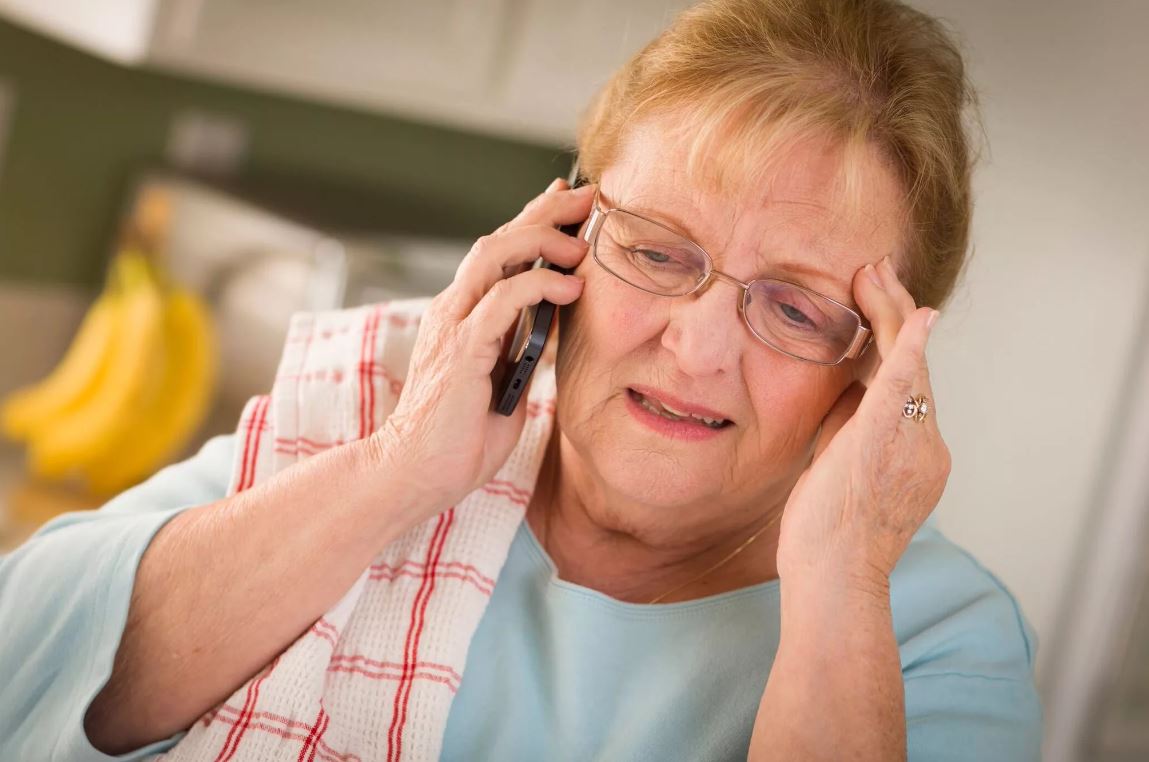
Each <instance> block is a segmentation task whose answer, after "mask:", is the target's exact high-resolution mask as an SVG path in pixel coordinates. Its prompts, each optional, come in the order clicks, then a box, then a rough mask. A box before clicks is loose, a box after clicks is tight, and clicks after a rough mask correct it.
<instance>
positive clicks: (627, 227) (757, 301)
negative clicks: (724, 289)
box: [594, 209, 858, 363]
mask: <svg viewBox="0 0 1149 762" xmlns="http://www.w3.org/2000/svg"><path fill="white" fill-rule="evenodd" d="M594 257H595V259H596V260H597V261H598V263H599V264H600V265H601V266H602V267H604V268H605V269H606V270H607V271H609V272H611V273H612V274H613V275H615V276H616V277H618V278H619V279H621V280H623V281H625V282H626V283H629V284H630V285H632V286H634V287H635V288H639V289H642V290H643V291H647V292H650V293H653V294H659V295H662V296H683V295H685V294H688V293H690V292H691V291H693V290H694V289H695V288H697V287H698V285H699V284H700V283H701V282H702V281H703V280H705V278H706V277H707V274H708V259H707V256H706V254H705V253H704V252H703V251H702V249H701V248H699V246H698V245H697V244H695V243H694V242H692V241H690V240H689V239H687V238H685V237H683V236H681V235H679V234H678V233H675V232H674V231H672V230H670V229H668V228H665V227H663V226H662V225H659V224H657V223H655V222H651V221H650V220H646V219H644V218H642V217H639V216H637V215H635V214H631V213H630V212H626V211H624V210H621V209H612V210H610V211H609V212H607V214H606V217H605V218H604V220H603V222H602V226H601V227H600V228H599V231H598V235H597V236H596V238H595V246H594ZM743 308H744V310H743V311H744V315H745V318H746V322H747V323H748V324H749V326H750V329H751V330H752V331H753V332H754V334H755V335H756V336H757V337H758V338H759V339H761V340H762V341H764V342H765V343H767V344H769V345H771V346H773V347H774V348H775V349H779V350H781V351H783V352H786V353H787V354H790V355H794V356H795V357H799V358H802V359H806V360H811V361H813V362H821V363H833V362H837V361H838V360H839V359H841V357H842V356H843V355H844V354H845V353H846V350H847V349H848V348H849V346H850V342H851V341H852V340H853V338H854V334H855V332H856V331H857V328H858V319H857V316H856V315H855V314H854V313H853V312H851V311H850V310H848V309H847V308H845V307H844V306H842V305H840V304H838V303H837V302H834V301H832V300H830V299H828V298H826V297H825V296H822V295H821V294H818V293H815V292H813V291H810V290H808V289H805V288H802V287H801V286H797V285H794V284H792V283H787V282H785V281H781V280H773V279H763V280H756V281H754V282H752V283H751V284H750V288H749V290H748V293H747V294H746V297H745V301H744V303H743Z"/></svg>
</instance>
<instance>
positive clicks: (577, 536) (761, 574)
mask: <svg viewBox="0 0 1149 762" xmlns="http://www.w3.org/2000/svg"><path fill="white" fill-rule="evenodd" d="M581 466H582V464H581V462H580V461H579V456H578V454H577V453H575V452H574V450H573V448H572V447H571V446H570V443H569V442H568V441H567V440H566V439H565V438H564V437H563V436H562V435H561V433H560V432H559V431H558V430H557V427H556V430H555V433H554V434H553V435H552V437H551V441H550V442H549V443H548V446H547V452H546V455H545V457H544V459H543V464H542V468H541V469H540V471H539V478H538V482H537V483H536V488H535V492H534V494H533V495H532V498H531V501H530V504H529V505H528V506H527V523H528V525H529V526H530V528H531V531H532V532H533V533H534V535H535V537H536V538H537V539H538V541H539V543H540V544H541V545H542V546H543V548H544V549H545V550H546V552H547V554H548V555H549V556H550V558H551V560H552V561H553V562H554V564H555V567H556V569H557V572H558V576H559V578H560V579H563V580H565V581H567V582H571V583H574V584H577V585H582V586H583V587H588V588H590V589H592V590H597V591H599V592H601V593H604V594H606V595H609V596H611V597H612V598H616V599H618V600H622V601H628V602H633V603H647V602H649V601H651V600H653V599H654V598H656V597H658V596H661V595H663V594H665V593H667V592H668V591H672V590H673V591H674V592H673V593H672V594H671V595H669V596H666V597H665V598H663V599H662V602H666V603H670V602H674V601H683V600H692V599H695V598H701V597H705V596H710V595H716V594H718V593H724V592H728V591H730V590H736V589H739V588H742V587H747V586H749V585H753V584H757V583H760V582H766V581H769V580H772V579H777V577H778V572H777V564H776V555H777V547H778V527H777V521H776V519H777V511H780V510H781V509H782V504H781V503H780V504H779V505H778V506H777V508H776V509H775V510H772V511H766V512H757V513H756V514H755V515H753V516H750V515H748V516H747V519H746V521H744V522H741V523H739V524H735V525H731V526H725V527H717V528H714V529H713V530H712V531H706V532H705V533H696V534H694V535H692V536H683V535H682V533H681V532H678V531H675V530H674V529H673V528H671V529H669V530H668V529H666V528H658V527H634V526H628V525H627V523H626V521H625V517H626V513H627V512H626V511H625V510H622V511H619V512H618V513H614V512H612V511H611V510H609V509H610V508H612V507H617V506H611V505H609V504H608V500H609V498H606V497H602V496H600V495H602V494H603V493H602V491H601V488H600V487H599V486H598V485H594V484H592V483H591V480H592V477H590V476H589V475H587V474H586V472H585V470H584V469H583V468H581ZM632 515H633V514H632ZM767 524H773V526H769V527H768V528H765V530H764V531H762V532H761V534H760V536H758V537H757V538H756V539H755V540H754V541H753V542H752V544H750V545H749V546H747V547H745V548H744V549H743V550H741V551H738V553H737V554H736V555H735V556H734V557H732V558H730V560H728V561H726V562H724V563H722V565H721V566H719V567H718V568H715V569H714V570H713V571H710V572H707V570H708V569H710V568H712V567H714V565H715V564H716V563H718V562H720V561H722V560H723V559H724V558H726V557H727V556H729V555H730V554H731V552H733V551H735V550H736V549H737V548H739V546H742V545H743V544H744V543H745V542H746V540H747V539H748V538H750V537H751V536H752V535H754V534H755V533H757V532H758V531H759V530H760V529H762V528H763V527H766V525H767ZM699 575H702V576H701V577H700V578H699ZM696 578H697V579H696ZM679 586H682V587H681V589H677V590H676V589H675V588H679Z"/></svg>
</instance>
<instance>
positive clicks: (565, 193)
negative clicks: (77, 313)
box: [0, 0, 1040, 760]
mask: <svg viewBox="0 0 1149 762" xmlns="http://www.w3.org/2000/svg"><path fill="white" fill-rule="evenodd" d="M969 97H970V96H969V91H968V88H967V84H966V82H965V79H964V73H963V67H962V63H961V59H960V56H959V55H958V53H957V52H956V51H955V49H954V47H953V45H952V43H951V42H950V41H949V40H948V38H947V37H946V36H945V34H944V33H943V32H942V31H941V29H940V28H939V26H938V24H937V23H936V22H934V21H933V20H931V19H929V18H927V17H925V16H923V15H922V14H920V13H918V12H916V11H913V10H911V9H909V8H907V7H905V6H903V5H900V4H898V3H896V2H893V0H798V1H795V0H785V1H783V0H718V1H717V2H711V3H705V4H703V5H700V6H698V7H695V8H693V9H691V10H690V11H688V12H686V13H684V14H682V15H681V16H680V17H679V18H678V19H677V20H676V21H675V23H674V24H673V26H672V27H671V28H670V29H668V30H667V31H666V32H665V33H663V34H662V35H661V36H660V37H659V38H658V39H657V40H655V41H654V42H653V43H651V44H650V45H649V46H647V47H646V49H644V50H643V51H642V52H641V53H639V54H638V55H637V56H636V57H635V58H634V59H633V60H631V61H630V63H629V64H627V65H626V66H625V67H624V68H623V69H622V70H621V71H619V72H618V73H617V75H616V76H615V77H614V78H613V79H612V80H611V81H610V82H609V83H608V85H607V86H606V88H605V89H604V90H603V92H602V93H601V95H600V96H599V98H598V99H597V100H596V102H595V103H594V104H593V107H592V108H591V109H590V110H589V111H588V112H587V115H586V118H585V121H584V123H583V125H582V127H581V130H580V134H579V141H578V142H579V149H580V159H581V166H582V169H583V172H584V174H585V176H586V178H587V179H588V180H589V184H588V185H587V186H586V187H582V188H578V189H573V190H572V189H569V188H568V187H567V186H566V185H565V184H564V183H563V182H562V181H555V182H554V183H552V184H551V186H550V187H549V188H548V189H547V190H546V192H544V193H542V194H541V195H539V196H538V197H537V198H535V199H533V200H532V201H531V202H530V203H529V204H528V205H527V206H526V208H525V209H524V210H523V212H522V213H521V214H519V215H518V216H517V217H516V218H515V219H514V220H512V221H511V222H509V223H507V224H506V225H504V226H503V227H502V228H500V229H499V230H498V231H497V232H495V233H493V234H492V235H489V236H485V237H483V238H481V239H480V240H479V241H478V242H477V243H476V244H475V246H474V247H473V249H472V250H471V252H470V253H469V254H468V255H467V257H466V258H465V260H464V261H463V263H462V265H461V266H460V267H459V270H458V272H457V273H456V276H455V278H454V281H453V282H452V284H451V285H450V286H449V287H448V288H447V289H446V290H444V291H443V292H442V293H441V294H439V295H437V296H436V297H435V298H434V299H433V300H422V301H420V302H419V303H418V304H417V305H416V307H417V309H414V308H411V305H406V306H404V307H403V309H408V310H409V311H408V312H406V313H404V312H402V310H399V309H398V308H397V311H395V312H390V313H388V312H386V311H385V310H384V311H382V312H381V311H380V310H379V309H374V310H372V311H369V312H355V313H354V315H355V316H359V315H368V317H369V319H366V320H365V321H362V326H361V327H360V323H359V322H357V321H358V318H357V317H356V318H355V320H350V321H349V322H347V323H346V324H345V325H346V326H350V328H349V329H348V330H347V331H343V332H342V333H346V334H349V338H348V340H347V341H345V342H344V343H343V344H338V343H336V344H334V345H332V346H342V347H344V349H343V350H340V351H341V352H342V356H341V357H342V359H343V360H346V361H347V362H346V366H347V367H348V368H358V371H353V372H358V377H357V378H356V379H353V380H352V381H347V382H345V383H344V384H343V385H342V387H340V388H346V387H347V386H348V385H349V384H350V386H351V387H352V388H355V389H358V390H359V392H358V393H359V398H358V402H359V405H360V407H359V408H358V416H359V417H358V419H357V420H358V421H359V430H358V431H354V430H353V428H352V430H351V434H350V435H349V436H348V437H347V440H348V441H345V442H339V441H329V442H327V443H325V444H317V443H315V442H314V441H312V440H307V439H305V438H304V437H303V436H302V435H301V432H302V433H306V426H308V425H312V426H314V425H319V424H315V423H312V424H308V423H306V421H305V419H307V420H312V421H315V420H319V421H320V423H321V424H322V423H323V420H321V419H323V418H324V415H323V414H322V411H323V410H324V408H323V405H324V404H327V403H330V404H328V407H327V408H326V410H327V412H326V416H327V418H328V419H330V420H336V419H340V420H342V419H343V418H345V417H346V412H347V411H346V410H345V409H343V408H342V407H340V404H341V403H340V402H339V400H342V399H344V398H343V397H339V396H338V394H336V393H335V392H330V393H329V394H328V397H326V398H322V393H321V394H320V397H321V399H320V402H319V403H316V402H315V401H314V399H315V395H314V394H312V397H311V398H309V399H310V400H311V401H308V402H301V400H304V398H305V396H306V395H305V394H304V393H303V392H302V391H299V390H298V389H296V390H295V391H294V392H293V391H291V390H290V389H289V390H287V391H283V390H281V391H280V392H277V393H276V394H279V395H281V396H278V397H274V399H275V400H276V401H275V402H274V404H273V405H269V404H268V403H267V402H266V400H263V401H262V402H260V401H257V402H256V403H255V405H254V406H253V407H252V408H251V409H249V415H248V417H247V418H246V419H245V424H244V425H243V426H241V429H240V431H239V433H238V434H237V435H236V436H232V437H220V438H216V439H214V440H212V441H211V442H209V443H208V444H207V445H206V446H205V447H204V449H203V450H202V451H201V452H200V453H199V454H198V455H196V456H195V457H193V458H191V459H190V460H188V461H186V462H184V463H182V464H179V465H177V466H174V467H172V468H169V469H167V470H165V471H163V472H161V473H160V474H159V475H157V476H156V477H154V478H153V479H151V480H150V481H149V482H147V483H145V484H143V485H141V486H139V487H136V488H135V489H133V490H130V491H129V492H127V493H125V494H123V495H121V496H120V497H118V498H116V499H115V500H113V501H112V502H111V503H110V504H109V505H107V506H106V507H104V508H103V509H102V510H100V511H97V512H94V513H92V514H89V515H72V516H66V517H63V518H61V519H59V520H57V521H55V522H53V523H52V524H51V525H49V526H47V527H45V528H44V529H43V530H42V531H41V532H40V533H39V534H38V535H37V536H36V537H34V538H33V539H31V540H30V541H29V542H28V543H27V544H26V545H24V546H23V547H22V548H20V549H19V550H17V551H16V552H15V553H14V554H12V555H11V556H9V557H8V558H5V559H4V560H3V566H2V567H0V591H2V593H0V596H2V597H0V616H2V620H3V621H4V623H5V624H4V626H5V632H6V635H5V641H4V645H3V651H2V653H0V655H2V657H3V662H2V664H3V666H0V757H3V758H4V759H107V758H109V756H108V755H112V754H115V755H121V756H119V757H117V758H120V759H139V758H143V757H147V756H149V755H152V754H157V753H160V752H170V754H171V756H172V757H173V758H190V759H195V758H208V757H209V755H210V758H213V759H217V760H225V759H288V758H290V759H305V758H306V759H316V758H319V759H360V760H374V759H387V760H393V759H404V758H405V759H423V758H430V757H436V756H438V757H441V758H444V759H604V760H616V759H659V760H666V759H690V760H697V759H705V760H715V759H745V758H748V757H749V758H752V759H757V760H774V759H777V760H793V759H843V758H850V759H872V760H892V759H899V758H906V757H907V756H908V757H909V758H913V759H923V760H935V759H953V760H957V759H968V760H990V759H1011V760H1013V759H1034V758H1037V757H1038V754H1039V752H1038V749H1039V737H1040V707H1039V704H1038V701H1037V697H1036V692H1035V689H1034V683H1033V655H1034V640H1033V635H1032V633H1031V632H1030V630H1029V629H1028V626H1027V625H1026V623H1025V621H1024V619H1023V617H1022V615H1021V614H1020V612H1019V609H1018V607H1017V604H1016V602H1015V601H1014V600H1013V599H1012V597H1011V596H1010V595H1009V593H1008V592H1007V591H1006V590H1005V589H1004V588H1003V587H1002V586H1001V585H1000V583H998V582H997V581H996V580H995V579H994V577H993V576H992V575H991V574H989V573H988V572H987V571H986V570H985V569H984V568H982V567H981V566H980V565H978V563H977V562H976V561H974V560H973V559H972V558H971V557H970V556H969V555H968V554H966V553H965V552H963V551H962V550H960V549H958V548H957V547H955V546H954V545H953V544H951V543H950V542H949V541H947V540H946V539H945V538H943V537H942V535H941V534H940V533H939V532H938V531H937V529H936V528H934V527H933V526H932V525H931V523H930V522H929V521H928V520H927V517H928V516H929V514H930V512H931V510H932V509H933V508H934V506H935V505H936V504H937V502H938V500H939V498H940V496H941V494H942V490H943V488H944V485H945V482H946V479H947V476H948V473H949V467H950V464H949V453H948V450H947V448H946V446H945V444H944V443H943V441H942V439H941V436H940V434H939V430H938V418H937V416H936V414H935V412H934V411H933V409H932V393H931V390H930V382H929V376H928V373H927V369H926V363H925V354H924V349H925V345H926V340H927V336H928V334H929V330H930V327H931V326H932V325H933V323H934V321H935V318H936V317H937V314H938V313H937V312H936V311H935V309H933V308H935V307H939V306H940V305H941V304H942V303H943V302H944V300H945V298H946V297H947V295H948V294H949V293H950V291H951V290H952V288H953V286H954V283H955V280H956V278H957V275H958V273H959V271H960V269H961V265H962V261H963V257H964V255H965V251H966V248H967V238H968V231H969V223H970V207H971V202H970V196H969V155H968V154H969V148H968V143H967V137H966V135H965V132H964V130H963V126H962V124H963V121H962V110H963V107H964V106H965V105H966V103H967V101H968V100H969ZM580 222H581V223H583V224H582V230H581V234H580V235H579V236H578V237H572V236H568V235H565V234H564V233H562V232H560V231H559V230H557V229H556V227H557V226H561V225H569V224H572V223H580ZM538 257H541V258H542V259H544V260H546V261H548V262H550V263H553V264H555V265H558V266H559V267H562V268H573V274H564V273H563V272H561V271H556V270H554V269H548V268H534V269H530V270H526V271H523V270H522V265H524V264H528V263H530V262H532V261H534V260H535V259H536V258H538ZM544 299H545V300H548V301H550V302H553V303H555V304H558V305H562V307H561V316H560V326H559V330H558V332H557V336H554V337H552V344H551V346H552V347H555V349H556V355H555V357H554V361H553V363H547V362H544V364H543V365H541V366H540V368H539V369H538V371H537V372H536V376H535V379H534V380H533V382H532V387H531V395H532V396H531V399H530V401H529V402H528V401H524V404H522V405H520V407H519V409H518V410H517V411H516V412H515V414H514V415H512V416H510V417H503V416H501V415H498V414H496V413H493V412H491V410H490V403H491V396H492V385H491V380H490V374H491V372H492V370H493V368H494V367H495V364H496V361H497V358H498V355H499V353H500V351H501V350H502V347H503V342H504V337H505V336H506V335H507V334H508V332H509V331H510V330H512V329H513V327H514V325H515V321H516V318H517V316H518V314H519V312H520V310H521V309H522V308H524V307H527V306H529V305H532V304H536V303H538V302H540V301H541V300H544ZM411 309H414V311H410V310H411ZM348 314H351V313H336V314H335V315H334V317H332V316H328V317H329V318H331V319H332V320H335V321H336V322H335V323H333V324H334V325H338V320H340V319H342V318H343V317H346V315H348ZM380 315H384V316H387V315H390V319H386V320H381V319H379V316H380ZM404 315H405V316H406V317H404ZM371 316H374V318H375V319H370V318H371ZM404 325H406V326H408V327H407V328H406V329H403V326H404ZM389 326H391V327H390V328H389ZM404 330H406V333H404ZM389 331H390V332H389ZM332 333H335V334H339V333H340V331H339V330H335V331H327V330H325V331H324V336H325V337H328V338H329V335H330V334H332ZM406 339H410V341H406V342H405V340H406ZM331 340H332V341H337V340H338V336H336V338H335V339H331ZM313 341H314V342H319V339H318V338H317V337H316V336H314V335H309V336H308V337H307V343H308V345H309V346H310V345H311V343H312V342H313ZM297 343H298V342H297ZM290 347H291V345H290V344H289V348H288V354H287V355H285V363H287V362H288V360H289V359H290V358H292V357H299V358H301V359H300V362H301V363H306V362H311V360H309V359H307V358H309V357H310V355H307V354H306V352H304V353H303V354H298V355H292V354H291V351H292V350H291V348H290ZM349 347H350V348H353V350H348V348H349ZM361 348H366V349H362V350H361ZM308 351H312V352H317V351H319V350H318V349H314V348H312V349H310V350H308ZM360 351H363V352H365V353H366V354H364V355H362V356H360V355H359V354H358V353H359V352H360ZM348 353H350V355H351V356H350V357H346V355H347V354H348ZM364 357H365V358H366V362H364V361H363V358H364ZM335 359H340V358H335ZM544 359H546V358H544ZM291 367H294V366H291ZM364 367H366V368H367V370H366V371H364V370H363V368H364ZM389 368H390V369H391V370H389ZM372 369H375V370H378V371H379V372H378V373H374V372H372ZM378 375H384V376H395V377H393V378H388V379H385V382H383V383H377V382H375V381H374V380H373V379H372V377H373V376H378ZM392 381H393V382H395V383H394V384H390V382H392ZM400 382H401V384H402V386H401V389H402V391H401V393H399V394H398V395H397V399H395V400H394V401H393V404H392V403H387V402H377V401H373V400H374V395H375V394H376V393H378V394H386V393H387V389H388V388H391V389H395V390H397V389H398V388H399V384H400ZM279 383H280V382H277V386H279ZM548 384H550V387H548V386H547V385H548ZM356 385H358V386H356ZM548 388H550V389H552V390H554V391H555V392H556V394H555V396H554V402H553V405H552V404H551V403H550V400H549V399H548V398H546V397H545V395H544V392H545V391H546V390H547V389H548ZM540 390H541V391H540ZM365 395H366V397H365ZM364 399H366V400H367V402H366V403H364ZM324 400H326V401H324ZM280 401H285V405H286V406H281V405H280ZM269 408H271V412H270V413H269ZM376 408H378V410H380V411H382V414H381V416H380V417H381V418H383V420H381V421H380V420H371V419H372V417H373V416H374V415H375V410H376ZM284 410H286V411H288V412H289V413H290V414H288V415H286V416H285V414H284V412H283V411H284ZM317 411H319V412H318V413H317ZM365 411H367V412H366V413H365ZM296 413H298V414H296ZM365 415H366V418H365V417H364V416H365ZM269 416H270V418H269ZM316 416H318V418H317V417H316ZM271 418H274V419H275V420H276V421H277V422H276V423H275V426H277V427H281V426H284V425H287V424H285V421H286V422H288V423H290V421H296V423H297V424H298V428H297V429H295V430H294V431H295V434H296V436H294V437H293V438H290V439H285V438H284V437H283V436H282V432H277V433H276V437H277V439H276V443H277V444H276V452H283V451H284V450H283V449H282V447H281V444H282V442H283V441H286V442H288V443H289V444H288V445H287V446H288V447H295V448H296V449H295V450H294V451H293V452H294V453H295V456H296V457H295V459H294V461H293V462H292V463H291V464H290V465H288V466H286V467H282V468H278V469H276V468H270V469H269V468H268V467H267V466H266V464H267V463H268V462H270V461H268V460H266V459H267V458H270V457H272V456H271V455H268V454H267V453H268V452H269V447H265V448H264V449H263V450H260V449H259V446H258V442H259V437H260V435H261V434H260V432H262V431H263V430H265V429H266V428H267V425H268V421H269V420H270V419H271ZM300 421H303V422H300ZM292 425H294V424H292ZM327 430H328V431H331V430H332V429H327ZM307 442H311V445H310V446H312V447H313V449H320V448H322V447H325V446H326V449H325V450H324V451H323V452H322V453H320V454H315V455H313V456H311V457H299V451H300V448H303V449H306V447H305V445H306V443H307ZM253 443H254V444H253ZM291 443H294V444H291ZM328 445H329V446H328ZM261 453H263V454H261ZM304 454H305V455H306V454H307V453H304ZM233 461H234V462H235V463H236V466H235V468H236V473H237V474H238V477H233V478H232V484H231V488H230V489H229V486H228V474H229V472H230V469H231V464H232V462H233ZM523 464H525V465H523ZM523 474H525V475H526V477H525V482H524V481H518V482H516V481H515V480H516V479H519V477H520V476H522V475H523ZM484 501H485V502H484ZM500 501H501V502H500ZM476 517H478V518H476ZM468 522H469V523H468ZM498 522H503V524H502V526H506V527H509V530H507V531H506V532H505V533H503V534H500V533H499V531H496V530H495V529H493V528H492V527H495V526H496V524H498ZM412 538H414V539H412ZM394 548H402V550H400V551H393V549H394ZM388 553H398V554H399V555H388ZM468 553H470V554H471V555H469V556H468V555H467V554H468ZM380 559H382V560H380ZM468 559H474V561H473V563H472V562H469V561H468ZM483 564H488V566H486V567H485V566H483ZM485 568H486V569H490V570H491V573H490V574H485V573H484V571H483V570H484V569H485ZM365 569H367V570H369V571H368V572H365V571H364V570H365ZM388 596H390V597H388ZM452 596H454V597H452ZM467 596H469V597H467ZM468 618H469V619H468ZM467 621H471V622H472V623H473V626H469V625H468V626H464V624H460V623H465V622H467ZM452 644H455V645H452ZM456 645H457V648H456ZM389 648H390V649H392V650H390V651H388V649H389ZM372 649H374V650H372ZM436 649H439V650H436ZM452 649H455V650H452ZM372 654H375V656H372ZM439 654H443V655H442V656H441V657H440V656H439ZM380 655H381V656H380ZM452 659H454V660H455V662H454V663H452V661H451V660H452Z"/></svg>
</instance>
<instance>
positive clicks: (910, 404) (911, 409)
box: [902, 394, 930, 423]
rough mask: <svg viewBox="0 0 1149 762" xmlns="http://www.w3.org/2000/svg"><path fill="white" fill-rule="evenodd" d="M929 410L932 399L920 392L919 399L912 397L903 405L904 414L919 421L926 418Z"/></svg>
mask: <svg viewBox="0 0 1149 762" xmlns="http://www.w3.org/2000/svg"><path fill="white" fill-rule="evenodd" d="M929 412H930V401H929V400H928V399H926V398H925V397H923V396H921V395H920V394H919V395H918V397H917V399H914V398H913V397H910V398H909V399H907V400H906V404H904V405H902V416H904V417H905V418H913V419H914V420H915V421H918V422H919V423H920V422H922V421H924V420H925V419H926V416H927V415H929Z"/></svg>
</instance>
